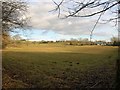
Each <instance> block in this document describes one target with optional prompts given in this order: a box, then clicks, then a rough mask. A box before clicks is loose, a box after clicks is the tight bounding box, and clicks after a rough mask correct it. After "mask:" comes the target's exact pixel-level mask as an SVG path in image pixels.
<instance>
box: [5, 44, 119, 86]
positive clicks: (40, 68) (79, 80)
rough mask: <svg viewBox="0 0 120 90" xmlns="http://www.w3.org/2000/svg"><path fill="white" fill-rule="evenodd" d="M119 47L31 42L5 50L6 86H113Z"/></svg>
mask: <svg viewBox="0 0 120 90" xmlns="http://www.w3.org/2000/svg"><path fill="white" fill-rule="evenodd" d="M116 58H117V47H112V46H66V45H57V44H41V45H29V46H23V47H19V48H18V47H16V48H12V47H11V48H10V47H9V48H7V49H5V50H3V88H15V87H17V88H25V87H26V88H27V87H30V88H81V87H83V88H96V87H98V88H99V87H108V88H111V87H114V85H115V78H116V77H115V76H116V69H115V64H116Z"/></svg>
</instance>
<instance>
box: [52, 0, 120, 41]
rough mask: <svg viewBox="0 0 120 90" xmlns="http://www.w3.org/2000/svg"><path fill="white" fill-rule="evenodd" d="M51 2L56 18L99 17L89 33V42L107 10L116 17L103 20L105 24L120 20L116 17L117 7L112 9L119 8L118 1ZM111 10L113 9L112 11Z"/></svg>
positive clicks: (76, 0)
mask: <svg viewBox="0 0 120 90" xmlns="http://www.w3.org/2000/svg"><path fill="white" fill-rule="evenodd" d="M53 2H54V4H55V5H56V8H55V9H54V10H52V11H58V17H60V16H61V15H64V16H63V17H64V18H69V17H92V16H95V15H99V16H98V19H97V21H96V23H95V25H94V26H93V29H92V30H91V32H90V41H91V39H92V35H93V31H94V29H95V27H96V25H97V23H98V22H99V21H100V19H101V17H102V16H103V15H104V14H105V13H106V12H107V11H108V10H110V11H111V12H112V13H115V14H116V17H111V18H110V19H109V20H104V21H105V23H108V22H110V21H113V22H115V23H116V24H117V21H118V19H119V18H120V17H119V16H118V13H119V12H120V10H119V9H118V8H117V7H116V8H114V7H115V6H119V4H120V0H61V1H58V2H56V1H55V0H53ZM112 8H114V9H113V10H112ZM94 9H97V10H94ZM83 13H84V14H83ZM116 24H115V25H116Z"/></svg>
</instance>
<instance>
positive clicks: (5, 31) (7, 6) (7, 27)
mask: <svg viewBox="0 0 120 90" xmlns="http://www.w3.org/2000/svg"><path fill="white" fill-rule="evenodd" d="M0 2H1V6H0V7H2V11H1V13H2V37H3V39H2V41H3V45H4V41H5V40H6V38H7V37H8V36H9V32H14V29H15V28H26V27H27V26H28V25H27V21H28V18H26V15H25V13H26V11H27V7H28V6H27V3H26V2H25V1H22V0H7V1H0ZM5 45H7V44H5Z"/></svg>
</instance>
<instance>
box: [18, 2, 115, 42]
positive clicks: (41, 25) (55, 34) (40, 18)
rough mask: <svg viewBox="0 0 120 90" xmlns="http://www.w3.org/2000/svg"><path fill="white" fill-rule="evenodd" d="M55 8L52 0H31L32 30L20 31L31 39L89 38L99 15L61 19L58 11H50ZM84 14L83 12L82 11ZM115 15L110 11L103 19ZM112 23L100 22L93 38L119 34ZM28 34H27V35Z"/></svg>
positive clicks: (99, 38) (102, 38)
mask: <svg viewBox="0 0 120 90" xmlns="http://www.w3.org/2000/svg"><path fill="white" fill-rule="evenodd" d="M54 8H55V5H54V3H53V2H52V0H49V2H48V0H44V1H43V0H30V2H29V12H28V14H27V17H30V22H29V24H30V25H31V26H32V28H31V30H28V31H26V32H21V31H20V32H19V33H20V34H21V35H22V36H23V37H27V38H29V39H30V40H37V41H39V40H54V41H55V40H60V39H67V40H68V39H70V38H76V39H78V38H89V35H90V30H92V28H93V26H94V24H95V21H96V20H97V18H98V16H95V17H93V18H67V19H60V18H58V17H57V15H58V14H57V12H49V11H51V10H53V9H54ZM81 14H82V13H81ZM111 16H113V15H112V14H111V13H110V12H108V13H106V14H105V15H104V16H103V17H102V19H106V18H110V17H111ZM113 26H114V25H113V24H112V23H108V24H98V25H97V27H96V29H95V31H94V33H93V40H107V41H108V40H110V38H111V37H113V36H117V28H116V27H113ZM26 34H27V35H26Z"/></svg>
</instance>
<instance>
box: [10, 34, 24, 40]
mask: <svg viewBox="0 0 120 90" xmlns="http://www.w3.org/2000/svg"><path fill="white" fill-rule="evenodd" d="M12 39H13V40H17V41H18V40H19V41H20V40H21V39H22V38H21V36H20V35H19V34H17V35H14V36H13V37H12Z"/></svg>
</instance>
